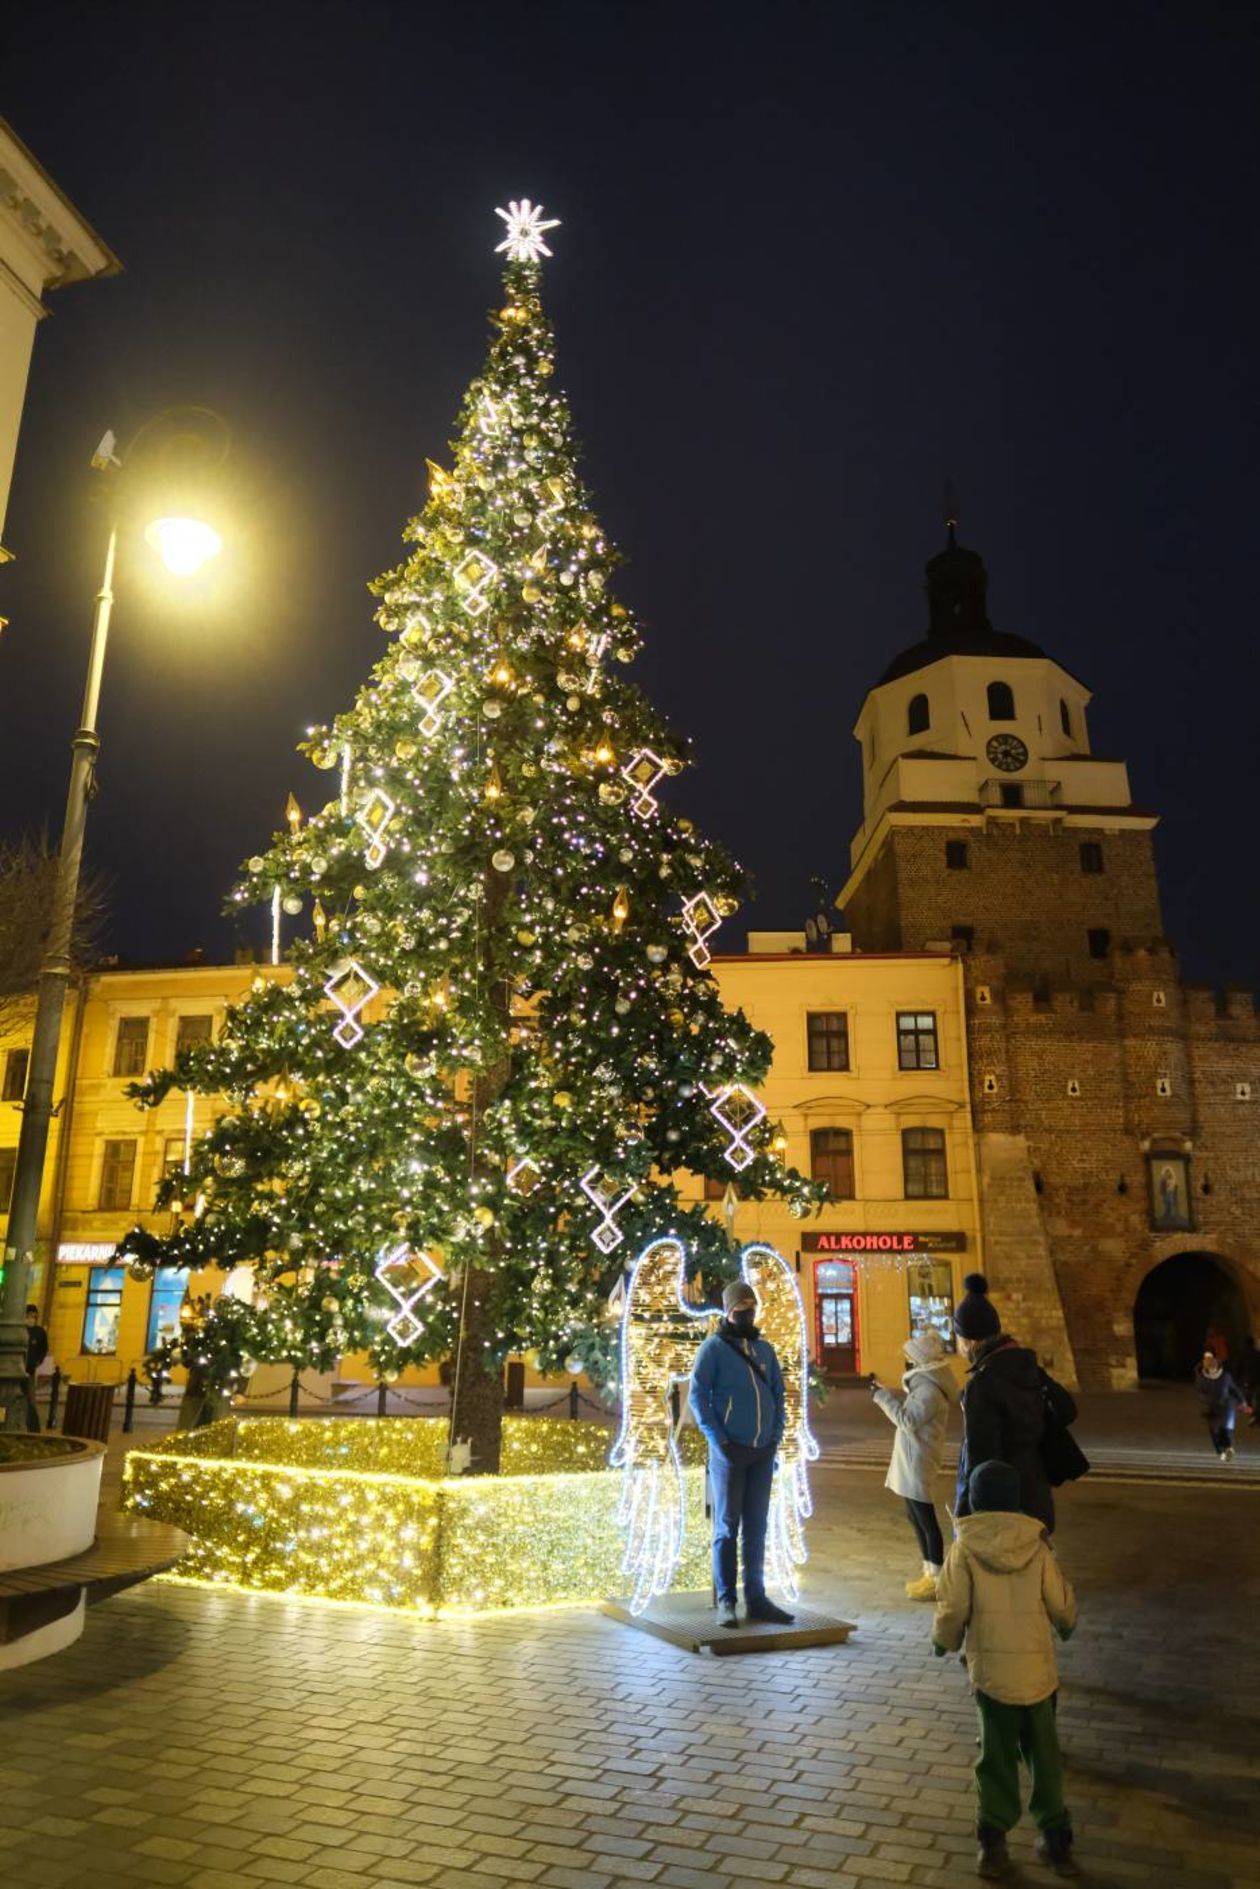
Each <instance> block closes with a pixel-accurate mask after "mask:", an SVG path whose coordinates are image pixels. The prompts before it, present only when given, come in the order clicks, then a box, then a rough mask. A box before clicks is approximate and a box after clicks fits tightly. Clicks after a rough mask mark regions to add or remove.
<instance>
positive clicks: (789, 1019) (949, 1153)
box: [708, 932, 982, 1383]
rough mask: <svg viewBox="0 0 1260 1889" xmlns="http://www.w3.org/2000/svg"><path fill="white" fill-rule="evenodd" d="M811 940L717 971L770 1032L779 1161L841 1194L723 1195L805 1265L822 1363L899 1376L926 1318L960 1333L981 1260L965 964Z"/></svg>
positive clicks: (770, 1086)
mask: <svg viewBox="0 0 1260 1889" xmlns="http://www.w3.org/2000/svg"><path fill="white" fill-rule="evenodd" d="M804 943H805V941H804V938H803V936H798V935H796V934H792V933H776V932H770V933H764V932H763V933H756V932H754V933H753V934H752V936H751V937H750V939H749V945H750V950H749V951H748V953H747V954H746V955H744V956H742V957H719V958H715V959H714V961H713V970H714V974H715V975H716V977H717V979H718V983H719V985H720V987H721V991H722V997H723V1001H724V1002H725V1003H726V1005H727V1006H728V1008H731V1009H735V1008H738V1009H741V1010H743V1011H744V1012H745V1013H746V1014H747V1015H748V1017H749V1018H750V1019H751V1020H752V1022H753V1023H755V1024H756V1025H757V1027H758V1028H759V1029H762V1030H765V1031H766V1032H767V1033H768V1034H769V1035H770V1036H771V1037H772V1038H773V1040H774V1063H773V1066H772V1069H771V1072H770V1075H769V1077H768V1079H767V1081H766V1083H765V1084H764V1086H763V1087H762V1089H761V1090H760V1091H759V1099H760V1100H761V1101H762V1102H763V1103H764V1104H765V1107H766V1109H767V1110H768V1112H769V1115H770V1119H771V1121H772V1122H774V1123H775V1124H777V1125H778V1126H779V1127H780V1128H781V1130H782V1138H783V1140H784V1141H785V1142H786V1147H785V1149H784V1159H785V1160H786V1161H788V1162H790V1163H791V1165H792V1166H793V1167H797V1168H799V1169H801V1171H802V1172H803V1173H806V1174H811V1175H813V1176H814V1178H816V1179H820V1180H825V1181H827V1182H828V1184H829V1185H830V1187H831V1190H832V1194H833V1195H834V1196H835V1198H834V1199H833V1200H832V1201H831V1202H829V1203H828V1205H826V1206H825V1207H823V1208H822V1209H821V1211H820V1212H819V1213H818V1214H817V1215H816V1216H815V1217H812V1218H810V1219H809V1220H805V1221H801V1220H796V1219H794V1218H793V1216H792V1215H791V1214H790V1213H789V1212H788V1210H787V1208H786V1207H785V1206H783V1205H781V1204H780V1203H778V1202H777V1201H748V1202H739V1201H738V1200H737V1199H735V1198H733V1197H731V1196H728V1197H727V1199H726V1200H725V1201H723V1202H721V1203H718V1202H714V1208H715V1210H716V1211H719V1212H725V1213H727V1214H728V1215H729V1216H731V1220H732V1223H733V1227H734V1232H735V1235H736V1237H737V1238H738V1239H739V1240H740V1241H741V1242H743V1241H748V1240H764V1241H766V1242H767V1244H769V1245H771V1246H773V1247H776V1248H777V1250H778V1251H779V1252H781V1253H782V1254H783V1255H784V1257H785V1258H787V1259H789V1260H790V1261H791V1262H792V1263H793V1265H794V1266H795V1267H796V1270H797V1277H798V1280H799V1283H800V1287H801V1296H802V1299H803V1300H804V1304H805V1311H806V1316H807V1319H808V1322H809V1333H810V1352H811V1355H812V1357H813V1358H814V1360H815V1362H816V1363H817V1364H818V1366H819V1368H820V1369H821V1370H822V1372H823V1373H824V1375H825V1376H827V1377H828V1378H830V1379H832V1380H834V1381H838V1382H843V1381H844V1380H845V1379H851V1378H854V1377H862V1376H865V1375H867V1374H868V1373H870V1372H875V1373H876V1374H877V1375H878V1376H879V1377H881V1378H883V1379H884V1380H885V1381H891V1382H893V1383H895V1382H896V1381H897V1379H898V1377H899V1376H900V1374H901V1372H902V1370H904V1368H905V1359H904V1358H903V1356H902V1351H901V1347H902V1345H903V1344H904V1343H905V1340H906V1339H907V1338H908V1337H909V1336H910V1333H911V1332H912V1331H913V1330H914V1329H915V1328H916V1327H917V1326H919V1325H922V1324H928V1323H931V1324H935V1325H936V1326H937V1327H938V1329H939V1330H940V1331H941V1334H942V1336H943V1337H945V1339H946V1342H947V1343H948V1344H950V1345H951V1346H952V1344H953V1332H952V1326H951V1322H950V1321H951V1318H952V1313H953V1307H954V1304H955V1303H956V1301H957V1298H958V1295H959V1293H960V1290H961V1285H962V1280H963V1277H964V1276H965V1274H966V1273H968V1272H972V1271H977V1270H981V1269H982V1261H981V1253H980V1229H979V1220H978V1213H977V1188H976V1172H975V1163H974V1156H973V1142H972V1134H971V1112H970V1104H969V1099H968V1093H969V1092H968V1080H967V1047H966V1033H965V1029H964V1018H963V984H962V966H961V963H960V962H959V960H958V958H956V957H954V956H952V955H951V954H950V953H948V952H945V951H939V952H933V951H922V952H897V953H890V954H888V955H882V954H874V953H872V954H869V955H868V954H865V953H862V954H858V953H855V952H850V951H847V950H844V949H834V950H832V951H830V952H818V953H812V952H811V953H809V954H806V952H805V950H804ZM833 943H834V944H836V945H840V946H843V945H845V944H846V943H847V940H845V939H843V938H838V939H835V940H833ZM736 1185H738V1184H736ZM708 1191H709V1193H710V1194H712V1193H713V1192H715V1191H716V1190H715V1189H713V1188H712V1187H711V1186H710V1188H709V1190H708Z"/></svg>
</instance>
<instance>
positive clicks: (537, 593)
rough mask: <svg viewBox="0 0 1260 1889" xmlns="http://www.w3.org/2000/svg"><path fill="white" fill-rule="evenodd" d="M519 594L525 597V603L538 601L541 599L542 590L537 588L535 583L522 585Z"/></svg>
mask: <svg viewBox="0 0 1260 1889" xmlns="http://www.w3.org/2000/svg"><path fill="white" fill-rule="evenodd" d="M521 596H522V597H523V598H524V599H525V602H526V603H540V602H541V601H542V592H541V590H539V588H538V586H537V584H524V585H522V587H521Z"/></svg>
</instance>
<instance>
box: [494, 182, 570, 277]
mask: <svg viewBox="0 0 1260 1889" xmlns="http://www.w3.org/2000/svg"><path fill="white" fill-rule="evenodd" d="M494 214H495V215H496V216H501V217H502V218H503V221H504V222H505V223H506V224H507V235H506V236H505V237H504V239H503V241H502V242H501V243H497V244H496V245H495V252H494V253H495V255H496V256H498V255H501V254H502V253H503V251H504V250H506V251H507V255H508V259H509V261H511V262H537V261H538V258H539V257H540V256H549V255H550V254H551V251H550V250H549V249H548V247H547V245H546V243H545V242H544V241H543V237H544V235H545V234H546V232H547V231H548V230H558V229H559V227H560V219H559V217H558V216H553V217H549V218H547V220H546V221H545V222H544V220H543V213H542V205H541V203H531V202H530V200H529V198H528V197H522V198H521V200H520V202H519V203H509V204H508V207H507V209H506V210H496V211H495V213H494Z"/></svg>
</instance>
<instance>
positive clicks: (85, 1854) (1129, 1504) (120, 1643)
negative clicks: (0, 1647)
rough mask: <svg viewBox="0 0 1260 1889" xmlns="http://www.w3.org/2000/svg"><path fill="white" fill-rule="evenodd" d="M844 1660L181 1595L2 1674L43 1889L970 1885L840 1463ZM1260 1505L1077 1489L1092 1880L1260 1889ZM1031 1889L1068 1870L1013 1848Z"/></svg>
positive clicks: (867, 1514)
mask: <svg viewBox="0 0 1260 1889" xmlns="http://www.w3.org/2000/svg"><path fill="white" fill-rule="evenodd" d="M818 1489H819V1497H820V1500H819V1510H820V1515H819V1523H818V1527H817V1529H816V1532H815V1554H814V1559H813V1561H812V1563H811V1568H810V1580H809V1599H810V1602H811V1604H813V1605H820V1604H823V1605H825V1604H828V1603H830V1604H831V1605H832V1606H834V1607H836V1608H837V1609H839V1610H840V1611H842V1612H843V1613H844V1614H845V1615H846V1616H847V1617H848V1618H849V1619H851V1620H856V1621H858V1622H859V1623H860V1625H859V1631H858V1633H857V1634H856V1635H855V1636H854V1638H853V1639H852V1640H851V1641H850V1643H849V1645H848V1646H846V1647H838V1648H817V1649H812V1650H808V1651H803V1652H796V1653H787V1654H767V1655H759V1656H756V1657H750V1658H747V1659H741V1660H712V1659H708V1658H705V1657H704V1656H697V1655H694V1654H688V1653H684V1652H681V1651H678V1650H676V1649H674V1648H671V1647H669V1646H667V1645H665V1644H663V1643H662V1642H659V1641H656V1640H653V1639H651V1638H649V1637H647V1636H645V1635H642V1634H638V1633H635V1632H632V1631H630V1630H629V1629H627V1628H625V1627H622V1626H619V1625H618V1624H616V1623H615V1622H613V1621H611V1620H608V1619H605V1618H603V1617H601V1616H599V1615H597V1614H594V1613H589V1614H588V1613H585V1612H580V1611H565V1612H552V1613H542V1614H532V1615H531V1614H524V1615H517V1616H512V1617H507V1618H500V1619H497V1620H489V1621H477V1622H467V1623H457V1622H449V1623H443V1624H439V1625H437V1626H433V1625H428V1626H426V1625H419V1624H417V1625H412V1624H410V1623H408V1622H407V1621H406V1620H403V1619H396V1618H392V1617H390V1616H388V1615H384V1614H374V1613H370V1612H367V1611H365V1610H359V1609H352V1608H338V1607H330V1606H319V1605H298V1604H294V1603H290V1602H286V1601H283V1600H272V1599H262V1598H260V1599H251V1598H248V1597H243V1596H238V1595H231V1594H214V1593H208V1592H206V1591H204V1590H200V1589H195V1588H187V1587H177V1586H170V1585H161V1586H150V1587H148V1588H145V1589H142V1590H139V1591H137V1592H135V1593H134V1594H131V1595H127V1596H123V1597H120V1598H119V1599H117V1600H115V1601H112V1602H110V1603H108V1604H106V1605H104V1606H102V1607H100V1608H98V1609H97V1610H96V1611H95V1612H94V1613H93V1614H92V1615H91V1616H90V1617H89V1622H88V1628H87V1632H86V1634H85V1636H84V1638H83V1640H82V1641H81V1642H80V1643H79V1645H78V1646H77V1647H75V1648H72V1649H71V1650H70V1651H68V1652H66V1653H64V1654H61V1655H59V1656H58V1657H57V1658H55V1659H53V1660H50V1661H47V1662H45V1663H44V1664H42V1665H40V1666H36V1667H32V1668H30V1669H28V1670H26V1671H24V1672H18V1673H14V1674H10V1675H8V1676H7V1677H0V1726H2V1727H3V1729H4V1735H5V1747H4V1750H5V1761H4V1765H3V1769H2V1770H0V1799H2V1800H3V1808H2V1811H0V1882H4V1883H10V1882H11V1883H13V1884H15V1885H17V1884H21V1885H23V1889H37V1886H46V1889H61V1886H64V1889H80V1886H81V1889H124V1886H125V1889H149V1886H150V1885H153V1886H155V1889H156V1885H165V1884H171V1885H179V1886H180V1889H184V1886H187V1889H253V1886H255V1885H257V1886H259V1889H267V1886H268V1885H273V1884H289V1883H292V1884H300V1885H302V1886H303V1889H404V1886H405V1889H412V1885H418V1884H435V1885H444V1884H451V1885H458V1886H459V1889H505V1885H511V1884H517V1883H521V1884H524V1883H530V1884H537V1885H538V1886H539V1889H614V1886H617V1889H621V1886H624V1885H629V1884H641V1883H655V1884H658V1885H660V1889H739V1886H740V1885H743V1884H749V1883H766V1884H780V1883H781V1884H785V1885H790V1886H791V1889H874V1885H879V1884H896V1883H906V1884H915V1885H923V1889H932V1886H933V1885H939V1886H940V1889H947V1886H948V1885H953V1884H962V1883H968V1882H972V1881H974V1876H973V1873H972V1869H973V1854H972V1850H973V1845H972V1833H971V1832H972V1802H971V1794H970V1792H971V1783H970V1773H971V1765H972V1762H973V1759H974V1745H973V1720H972V1710H971V1705H970V1700H969V1695H968V1693H967V1690H966V1684H965V1679H964V1676H963V1674H962V1672H961V1670H960V1669H959V1667H958V1665H957V1664H956V1663H955V1662H954V1661H952V1660H951V1661H948V1662H945V1661H940V1660H934V1659H932V1658H931V1656H930V1652H929V1650H928V1646H927V1640H928V1626H929V1622H930V1617H931V1616H930V1610H929V1609H928V1608H926V1607H924V1606H915V1605H914V1604H913V1603H911V1602H909V1601H906V1600H905V1599H904V1598H903V1597H902V1594H901V1583H902V1581H903V1580H904V1579H905V1578H906V1576H907V1575H909V1574H912V1573H913V1572H915V1565H914V1559H913V1555H912V1552H911V1550H912V1538H911V1535H910V1531H909V1526H908V1524H907V1523H906V1522H905V1520H904V1517H903V1516H902V1514H901V1512H900V1504H899V1503H897V1502H896V1501H895V1500H894V1498H893V1497H891V1496H890V1495H888V1494H886V1493H885V1492H884V1490H883V1489H882V1488H881V1487H880V1485H879V1481H878V1479H877V1478H876V1477H875V1476H874V1475H872V1474H871V1473H870V1472H869V1471H865V1472H864V1471H862V1470H857V1469H846V1468H838V1467H837V1468H824V1469H823V1470H822V1472H821V1473H820V1475H819V1477H818ZM1258 1505H1260V1498H1257V1497H1256V1496H1255V1495H1254V1494H1253V1493H1251V1492H1250V1491H1245V1490H1235V1491H1228V1490H1225V1489H1214V1488H1210V1487H1209V1488H1206V1489H1199V1488H1169V1487H1149V1486H1148V1487H1133V1488H1129V1487H1125V1486H1123V1485H1117V1484H1099V1485H1096V1486H1095V1487H1092V1488H1091V1487H1090V1486H1089V1485H1088V1483H1087V1484H1084V1485H1082V1486H1081V1487H1080V1488H1079V1489H1074V1490H1072V1491H1071V1492H1069V1494H1068V1495H1067V1497H1066V1499H1065V1500H1064V1502H1063V1503H1062V1509H1063V1514H1062V1518H1061V1526H1060V1549H1061V1552H1062V1554H1063V1558H1064V1562H1065V1565H1066V1566H1067V1567H1068V1569H1069V1572H1070V1573H1071V1575H1072V1577H1073V1579H1074V1580H1075V1581H1076V1582H1077V1585H1078V1588H1079V1590H1080V1593H1081V1599H1082V1624H1081V1627H1080V1630H1079V1632H1078V1635H1077V1637H1076V1638H1075V1639H1074V1640H1073V1641H1072V1643H1071V1644H1070V1645H1069V1646H1067V1647H1065V1648H1064V1649H1063V1655H1062V1666H1063V1674H1064V1691H1063V1695H1062V1711H1061V1721H1060V1722H1061V1728H1062V1736H1063V1740H1064V1745H1065V1749H1066V1753H1067V1762H1068V1776H1069V1787H1070V1801H1071V1803H1072V1805H1073V1808H1074V1810H1075V1813H1076V1819H1077V1825H1078V1830H1079V1838H1080V1848H1081V1851H1082V1854H1083V1856H1084V1858H1085V1859H1086V1861H1087V1863H1088V1864H1089V1880H1090V1881H1091V1882H1094V1883H1100V1884H1104V1883H1105V1884H1114V1885H1118V1886H1119V1885H1138V1884H1148V1883H1149V1884H1159V1885H1170V1889H1244V1886H1246V1889H1255V1886H1256V1885H1257V1884H1260V1837H1258V1835H1257V1821H1258V1820H1257V1814H1256V1806H1257V1804H1258V1803H1260V1789H1258V1788H1257V1784H1258V1782H1260V1760H1258V1757H1257V1740H1256V1736H1255V1716H1254V1714H1255V1702H1256V1699H1257V1698H1258V1697H1260V1689H1258V1684H1257V1682H1258V1680H1260V1655H1258V1654H1257V1646H1256V1633H1255V1622H1256V1620H1257V1619H1258V1618H1260V1575H1258V1574H1257V1570H1256V1557H1255V1553H1254V1548H1255V1542H1256V1538H1257V1533H1256V1531H1257V1521H1258V1520H1260V1506H1258ZM1014 1849H1015V1853H1016V1855H1017V1858H1018V1860H1019V1863H1020V1868H1021V1876H1022V1877H1023V1879H1024V1880H1026V1881H1030V1882H1033V1881H1042V1882H1046V1883H1048V1882H1049V1881H1051V1880H1052V1878H1050V1877H1048V1876H1047V1875H1046V1873H1045V1872H1044V1871H1043V1870H1041V1869H1039V1868H1038V1867H1037V1866H1036V1864H1035V1862H1034V1861H1033V1858H1032V1831H1031V1829H1030V1828H1029V1827H1028V1826H1027V1825H1024V1826H1021V1829H1020V1830H1019V1832H1017V1834H1016V1837H1015V1839H1014Z"/></svg>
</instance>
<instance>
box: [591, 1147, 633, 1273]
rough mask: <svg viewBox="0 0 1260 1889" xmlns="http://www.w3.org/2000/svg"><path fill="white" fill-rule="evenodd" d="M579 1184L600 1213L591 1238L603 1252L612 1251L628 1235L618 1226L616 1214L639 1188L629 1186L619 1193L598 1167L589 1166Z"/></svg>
mask: <svg viewBox="0 0 1260 1889" xmlns="http://www.w3.org/2000/svg"><path fill="white" fill-rule="evenodd" d="M578 1185H579V1186H580V1187H581V1189H582V1192H583V1193H584V1194H585V1195H586V1198H587V1199H588V1200H589V1201H590V1203H591V1205H592V1206H593V1207H595V1208H597V1209H598V1211H599V1214H600V1219H599V1221H598V1223H597V1225H596V1226H595V1228H594V1231H593V1232H592V1234H591V1238H592V1239H593V1240H594V1242H595V1244H596V1246H598V1248H599V1250H600V1252H601V1253H611V1252H612V1251H613V1250H614V1248H616V1247H618V1246H620V1245H621V1242H622V1241H623V1240H624V1239H625V1237H626V1236H625V1234H624V1233H623V1232H622V1231H621V1228H620V1227H619V1226H617V1224H616V1222H615V1217H614V1216H615V1215H617V1214H619V1213H620V1212H621V1209H622V1208H623V1207H624V1206H625V1205H626V1204H627V1202H628V1201H631V1200H633V1199H634V1197H635V1194H636V1193H637V1192H638V1189H637V1188H636V1187H627V1188H626V1190H625V1192H624V1193H622V1194H619V1193H618V1192H617V1189H616V1185H615V1184H612V1185H610V1184H609V1182H608V1181H606V1180H604V1179H602V1178H601V1177H600V1172H599V1168H598V1167H593V1168H588V1169H587V1170H586V1173H585V1174H584V1175H583V1176H582V1179H581V1181H580V1182H579V1183H578Z"/></svg>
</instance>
